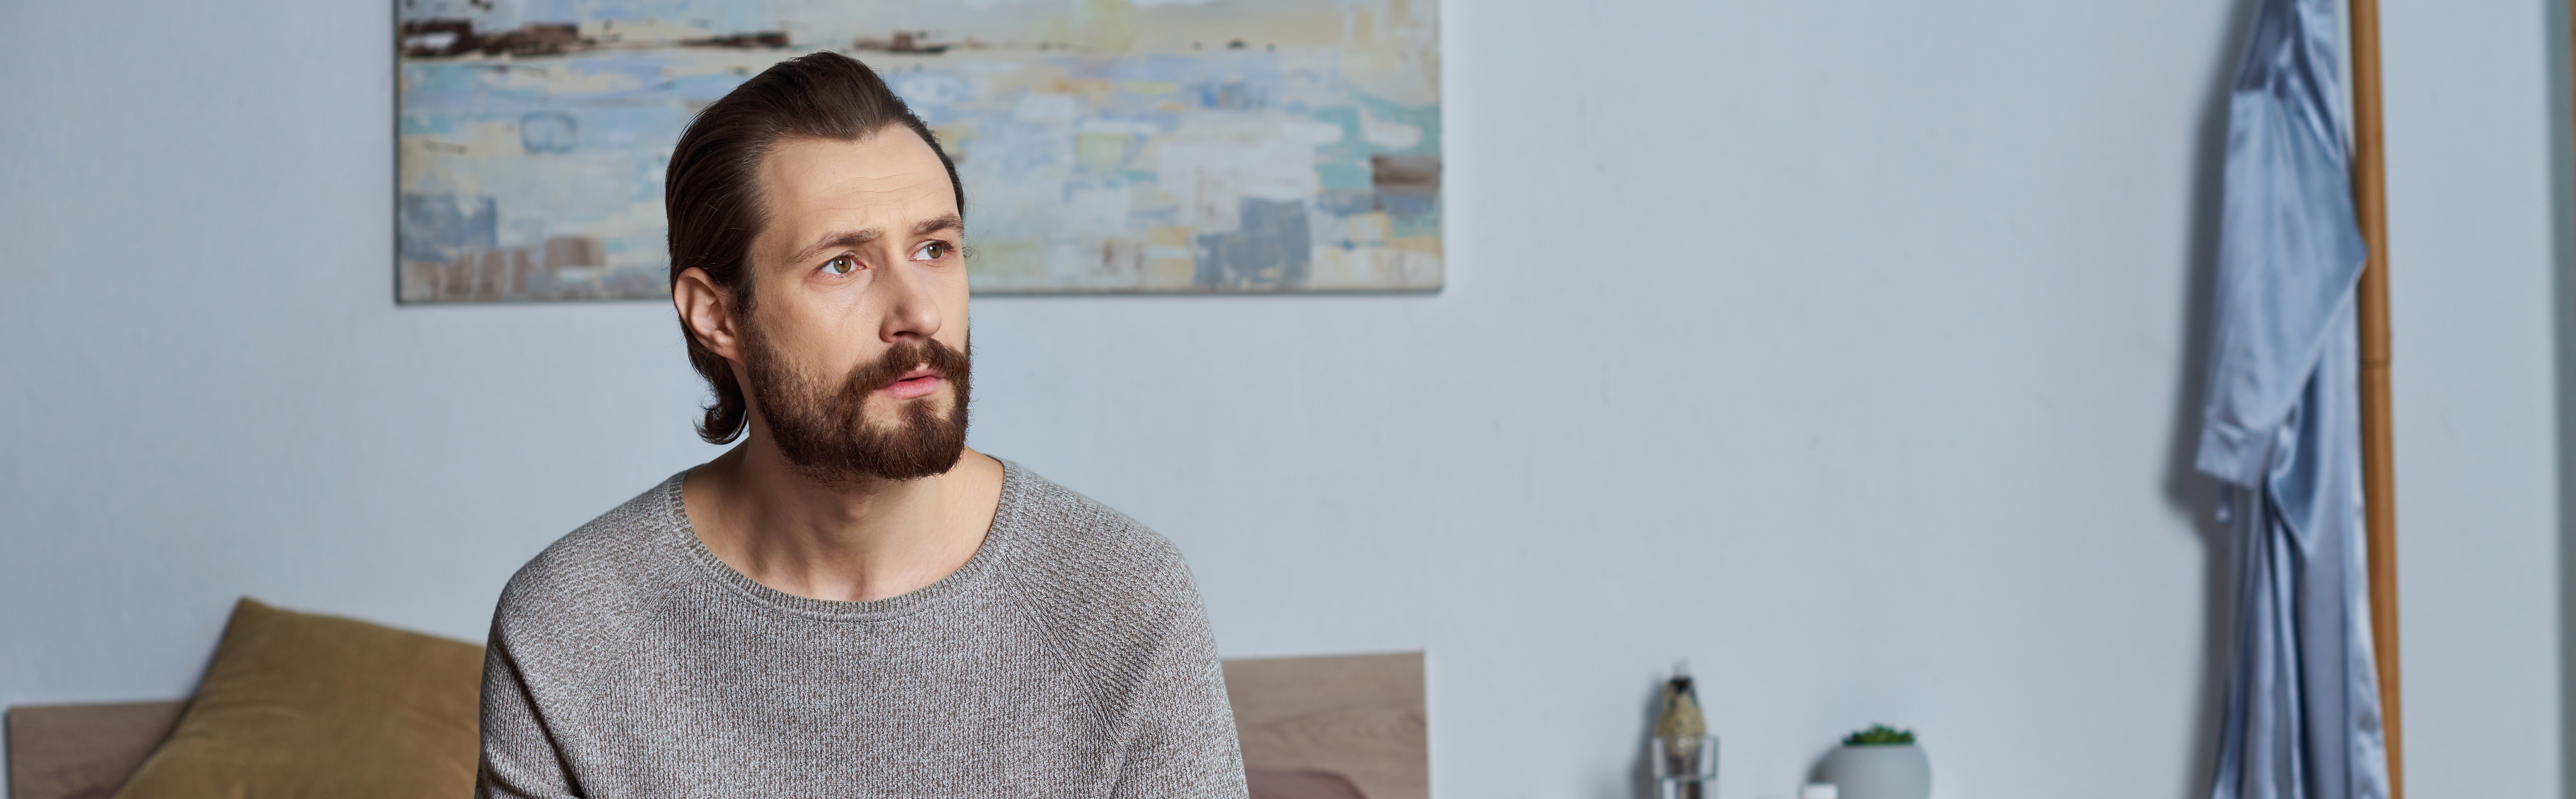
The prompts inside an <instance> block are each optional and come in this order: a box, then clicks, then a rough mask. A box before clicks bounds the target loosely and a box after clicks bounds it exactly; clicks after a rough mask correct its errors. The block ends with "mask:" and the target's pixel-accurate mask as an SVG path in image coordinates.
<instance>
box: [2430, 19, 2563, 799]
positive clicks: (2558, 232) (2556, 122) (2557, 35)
mask: <svg viewBox="0 0 2576 799" xmlns="http://www.w3.org/2000/svg"><path fill="white" fill-rule="evenodd" d="M2540 7H2541V18H2542V19H2544V20H2546V23H2545V24H2543V25H2541V26H2540V38H2541V42H2542V44H2541V52H2543V53H2547V54H2548V57H2547V58H2543V59H2541V62H2540V69H2541V71H2542V72H2543V73H2545V74H2544V75H2543V76H2542V79H2541V82H2540V85H2542V86H2545V87H2548V92H2549V97H2548V108H2549V175H2550V180H2549V210H2550V219H2549V250H2550V252H2549V274H2550V279H2549V293H2550V298H2551V301H2552V302H2551V305H2552V306H2553V307H2552V309H2551V310H2550V314H2549V321H2550V324H2549V332H2550V337H2551V342H2552V344H2553V345H2554V346H2553V347H2552V351H2551V356H2552V357H2553V358H2554V359H2555V360H2556V365H2557V367H2558V371H2557V375H2556V377H2557V385H2556V388H2557V389H2558V418H2557V419H2556V420H2555V421H2556V422H2557V423H2558V442H2557V443H2558V496H2560V497H2576V404H2571V403H2570V402H2569V401H2568V398H2570V397H2576V106H2571V105H2570V98H2569V96H2568V92H2569V91H2571V90H2576V85H2571V84H2576V62H2571V61H2570V54H2569V47H2568V38H2569V37H2570V36H2576V28H2571V27H2570V26H2571V24H2576V23H2571V21H2570V20H2569V19H2568V15H2567V4H2566V3H2565V2H2562V0H2540ZM2392 235H2393V234H2392ZM2394 268H2395V267H2393V266H2392V267H2391V269H2394ZM2393 334H2394V333H2393V331H2392V335H2393ZM2389 368H2390V369H2392V370H2393V369H2396V368H2398V367H2397V366H2396V365H2394V364H2391V365H2390V367H2389ZM2400 586H2401V588H2402V586H2403V575H2402V574H2401V575H2400ZM2558 607H2559V608H2561V609H2562V611H2561V612H2560V613H2559V614H2558V701H2559V708H2558V725H2559V727H2558V747H2559V750H2558V751H2559V755H2558V759H2559V762H2562V763H2567V762H2576V613H2567V612H2564V609H2566V608H2576V513H2571V512H2570V511H2569V509H2568V508H2567V507H2565V506H2564V505H2563V504H2562V505H2561V506H2560V508H2559V510H2558ZM2401 634H2402V631H2401ZM2401 640H2402V639H2401ZM2398 676H2399V677H2400V678H2401V679H2402V678H2403V677H2404V676H2405V670H2404V668H2403V666H2402V665H2401V666H2400V668H2399V670H2398ZM2400 687H2403V683H2400ZM2399 711H2400V712H2403V711H2404V707H2403V706H2402V705H2401V706H2400V707H2399ZM2401 732H2402V730H2401ZM2559 794H2560V795H2561V796H2565V797H2568V799H2576V776H2562V777H2561V778H2560V783H2559Z"/></svg>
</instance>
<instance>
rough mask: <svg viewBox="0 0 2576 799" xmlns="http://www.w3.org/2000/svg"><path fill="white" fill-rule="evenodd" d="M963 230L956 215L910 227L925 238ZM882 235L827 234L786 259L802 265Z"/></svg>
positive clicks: (870, 231)
mask: <svg viewBox="0 0 2576 799" xmlns="http://www.w3.org/2000/svg"><path fill="white" fill-rule="evenodd" d="M965 229H966V220H965V219H964V218H961V217H959V216H958V215H956V214H947V215H943V216H934V217H931V218H929V219H924V220H921V221H920V222H918V223H915V224H914V225H913V226H912V235H915V236H926V235H929V234H932V233H937V232H939V231H942V230H965ZM883 235H885V234H884V233H883V232H881V231H879V230H877V229H876V228H868V229H866V230H846V231H842V232H839V233H833V234H829V235H826V236H824V237H823V239H822V240H821V241H817V242H814V244H813V246H810V247H806V248H805V249H802V250H798V251H796V254H795V255H792V256H789V257H788V258H787V262H788V263H791V264H796V263H804V262H806V261H810V260H813V259H815V258H818V257H821V256H822V255H823V253H825V252H827V251H830V250H834V249H838V248H841V247H857V246H860V245H863V244H866V243H868V242H871V241H876V240H877V237H878V236H883Z"/></svg>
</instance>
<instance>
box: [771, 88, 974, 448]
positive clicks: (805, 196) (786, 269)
mask: <svg viewBox="0 0 2576 799" xmlns="http://www.w3.org/2000/svg"><path fill="white" fill-rule="evenodd" d="M759 174H760V182H761V192H762V208H763V210H765V211H766V212H767V215H768V220H767V222H768V224H767V226H766V227H764V228H763V229H762V230H761V231H760V233H759V235H758V236H756V237H754V238H753V240H752V245H751V252H750V254H749V258H748V259H747V262H746V263H745V268H746V270H747V271H748V272H749V275H748V277H749V278H750V280H749V283H750V289H751V295H752V301H751V302H750V304H749V305H750V307H749V309H748V312H747V313H746V314H745V315H744V317H743V318H742V320H741V331H742V335H741V342H742V348H741V356H742V357H741V358H740V361H741V363H742V366H743V370H742V377H743V378H744V380H743V381H742V384H743V386H744V388H745V390H746V392H747V393H748V394H749V395H750V399H751V402H752V406H753V408H754V409H755V411H756V413H757V414H758V417H756V418H758V419H760V420H761V421H762V422H764V423H765V424H766V426H767V428H768V432H769V434H770V435H771V436H772V437H773V438H774V439H775V440H776V442H777V444H778V446H779V448H780V450H781V451H783V452H784V453H785V454H786V456H787V458H788V460H789V461H791V462H793V463H795V464H796V465H797V466H798V467H800V468H801V469H803V470H804V471H805V472H806V473H807V474H808V475H809V476H812V477H815V478H818V479H821V480H824V481H826V482H836V483H846V482H854V481H856V480H859V479H862V478H881V479H897V480H900V479H910V478H915V477H925V476H929V475H933V474H939V473H942V472H945V471H947V470H948V469H949V467H951V466H953V465H955V464H956V462H957V458H958V456H959V454H960V453H961V452H962V451H963V448H964V446H965V442H966V402H967V396H968V373H967V372H968V366H969V364H968V358H967V352H968V343H967V327H966V293H967V292H966V264H965V259H964V258H963V257H962V256H961V255H960V254H959V252H958V244H959V241H960V239H961V238H962V236H961V234H962V233H963V228H962V226H961V224H960V219H959V215H958V208H957V200H956V195H955V193H954V191H953V190H952V189H951V188H950V186H949V183H948V173H947V170H946V169H944V168H943V167H941V166H940V163H939V156H938V155H937V154H936V153H934V152H932V151H931V149H930V145H929V144H928V143H927V142H924V141H922V139H921V137H920V136H919V135H916V134H914V133H913V132H912V131H911V130H909V129H907V128H904V127H903V126H900V125H896V126H890V127H887V128H884V129H883V130H880V131H878V132H877V133H876V134H874V135H871V136H868V137H866V138H863V139H860V140H858V141H831V140H824V139H788V140H784V141H781V142H779V143H778V144H777V146H776V147H775V148H773V149H772V150H771V151H770V153H769V155H768V157H767V158H766V159H764V160H763V161H762V163H761V167H760V173H759Z"/></svg>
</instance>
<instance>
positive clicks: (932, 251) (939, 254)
mask: <svg viewBox="0 0 2576 799" xmlns="http://www.w3.org/2000/svg"><path fill="white" fill-rule="evenodd" d="M948 250H949V247H948V242H944V241H934V242H930V243H928V244H924V245H921V249H918V250H914V251H912V259H913V260H915V261H936V260H939V259H941V258H946V257H948Z"/></svg>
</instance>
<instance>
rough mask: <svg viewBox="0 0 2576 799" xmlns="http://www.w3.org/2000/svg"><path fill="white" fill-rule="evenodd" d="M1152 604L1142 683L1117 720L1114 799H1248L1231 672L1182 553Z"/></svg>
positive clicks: (1135, 683)
mask: <svg viewBox="0 0 2576 799" xmlns="http://www.w3.org/2000/svg"><path fill="white" fill-rule="evenodd" d="M1171 555H1172V556H1171V557H1170V559H1169V560H1168V561H1167V564H1166V570H1165V571H1166V573H1165V574H1163V575H1158V576H1160V577H1162V578H1163V579H1161V580H1156V581H1154V582H1157V583H1161V585H1160V586H1159V588H1160V589H1161V590H1157V591H1154V592H1152V593H1153V600H1154V601H1152V602H1151V603H1150V604H1152V605H1157V606H1159V607H1156V608H1155V610H1157V611H1159V612H1156V613H1153V614H1152V616H1153V617H1155V618H1154V623H1149V624H1146V625H1142V626H1143V627H1144V629H1141V630H1138V631H1137V632H1140V633H1143V634H1144V635H1143V638H1144V640H1142V641H1140V642H1139V643H1142V644H1144V646H1143V647H1141V648H1142V650H1143V651H1142V652H1141V653H1139V654H1141V655H1142V657H1141V658H1138V659H1137V660H1135V661H1131V663H1134V664H1135V665H1136V666H1137V667H1138V672H1139V673H1138V674H1137V679H1135V680H1134V681H1133V682H1130V683H1128V690H1129V691H1130V692H1131V693H1130V694H1129V695H1128V696H1127V697H1126V701H1125V702H1123V703H1121V704H1123V705H1124V708H1123V709H1124V711H1125V712H1124V713H1122V714H1120V715H1121V716H1122V718H1120V719H1119V720H1118V723H1117V726H1118V727H1119V728H1120V729H1118V730H1116V733H1117V737H1118V738H1119V740H1121V741H1122V742H1123V743H1124V748H1123V751H1122V752H1121V753H1120V754H1121V759H1120V765H1119V773H1118V783H1117V787H1116V788H1114V789H1112V790H1111V791H1110V796H1111V799H1164V798H1166V797H1169V798H1170V799H1182V798H1183V797H1186V798H1187V799H1244V797H1246V796H1248V795H1249V793H1248V788H1247V787H1246V785H1245V782H1244V775H1243V750H1242V747H1241V746H1240V745H1239V743H1238V741H1237V739H1236V737H1235V729H1234V708H1233V706H1232V705H1231V704H1229V703H1228V702H1227V700H1226V694H1225V673H1224V671H1223V670H1222V669H1221V668H1219V666H1218V664H1217V657H1216V640H1215V637H1214V636H1213V635H1212V634H1211V633H1210V631H1209V628H1208V620H1207V611H1206V610H1205V609H1204V608H1202V607H1201V606H1200V604H1199V596H1198V587H1197V586H1196V585H1194V584H1193V583H1192V581H1191V580H1190V575H1189V570H1188V568H1187V567H1186V566H1182V565H1181V563H1180V559H1179V557H1178V553H1177V552H1174V553H1171Z"/></svg>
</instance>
